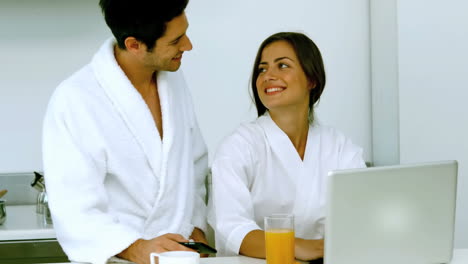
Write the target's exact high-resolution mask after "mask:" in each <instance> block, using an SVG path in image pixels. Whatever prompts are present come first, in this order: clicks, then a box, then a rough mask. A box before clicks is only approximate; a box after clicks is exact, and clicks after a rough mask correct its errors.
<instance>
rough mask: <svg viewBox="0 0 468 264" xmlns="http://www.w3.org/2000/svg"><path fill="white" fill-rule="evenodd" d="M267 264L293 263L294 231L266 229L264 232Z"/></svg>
mask: <svg viewBox="0 0 468 264" xmlns="http://www.w3.org/2000/svg"><path fill="white" fill-rule="evenodd" d="M265 247H266V248H265V250H266V262H267V264H293V263H294V259H295V257H294V231H293V230H291V229H280V228H278V229H268V230H267V231H266V232H265Z"/></svg>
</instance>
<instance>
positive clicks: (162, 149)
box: [43, 39, 208, 263]
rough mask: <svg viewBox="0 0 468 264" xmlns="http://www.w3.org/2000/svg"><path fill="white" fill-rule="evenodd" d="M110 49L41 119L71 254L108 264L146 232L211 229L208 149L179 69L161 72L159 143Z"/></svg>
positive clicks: (49, 175)
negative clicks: (207, 200)
mask: <svg viewBox="0 0 468 264" xmlns="http://www.w3.org/2000/svg"><path fill="white" fill-rule="evenodd" d="M113 46H114V40H112V39H110V40H108V41H106V42H105V43H104V45H103V46H102V47H101V48H100V50H99V51H98V52H97V53H96V54H95V56H94V57H93V59H92V61H91V63H90V64H88V65H86V66H85V67H84V68H82V69H81V70H79V71H78V72H77V73H75V74H74V75H72V76H71V77H70V78H68V79H67V80H65V81H64V82H63V83H61V84H60V85H59V87H58V88H57V89H56V91H55V92H54V94H53V96H52V98H51V100H50V103H49V106H48V109H47V114H46V117H45V120H44V127H43V159H44V170H45V179H46V188H47V192H48V196H49V205H50V208H51V211H52V218H53V222H54V228H55V231H56V234H57V238H58V241H59V242H60V244H61V246H62V248H63V249H64V251H65V253H66V254H67V255H68V257H69V258H70V259H71V260H73V261H79V262H92V263H105V262H106V261H107V260H108V259H109V258H110V257H112V256H114V255H116V254H118V253H120V252H121V251H122V250H124V249H125V248H127V247H128V246H129V245H130V244H132V243H133V242H134V241H136V240H137V239H139V238H143V239H152V238H155V237H157V236H160V235H163V234H166V233H178V234H181V235H183V236H184V237H186V238H187V237H189V236H190V235H191V233H192V231H193V228H194V226H195V227H199V228H201V229H202V230H205V228H206V219H205V216H206V205H205V203H204V199H205V198H204V197H205V193H206V190H205V186H204V180H205V176H206V174H207V170H208V169H207V152H206V146H205V143H204V141H203V138H202V136H201V134H200V131H199V128H198V125H197V121H196V119H195V116H194V111H193V106H192V102H191V97H190V94H189V90H188V89H187V87H186V84H185V81H184V78H183V76H182V73H181V72H180V71H178V72H174V73H170V72H160V73H159V74H158V76H157V82H158V92H159V96H160V101H161V110H162V120H163V135H164V137H163V139H162V140H161V137H160V136H159V132H158V130H157V128H156V126H155V123H154V121H153V117H152V115H151V112H150V110H149V108H148V107H147V105H146V103H145V101H144V100H143V98H142V97H141V95H140V94H139V93H138V91H137V90H136V89H135V88H134V87H133V86H132V84H131V83H130V81H129V80H128V78H127V77H126V75H125V74H124V72H123V71H122V69H121V68H120V67H119V66H118V64H117V62H116V60H115V57H114V51H113ZM148 257H149V256H148Z"/></svg>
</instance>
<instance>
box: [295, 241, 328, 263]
mask: <svg viewBox="0 0 468 264" xmlns="http://www.w3.org/2000/svg"><path fill="white" fill-rule="evenodd" d="M323 248H324V240H323V239H319V240H307V239H302V238H296V239H295V251H296V259H299V260H305V261H307V260H313V259H318V258H323V254H324V252H323Z"/></svg>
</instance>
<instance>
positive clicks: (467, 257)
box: [49, 249, 468, 264]
mask: <svg viewBox="0 0 468 264" xmlns="http://www.w3.org/2000/svg"><path fill="white" fill-rule="evenodd" d="M70 263H74V264H79V263H76V262H70ZM111 263H112V264H114V263H115V264H117V263H120V264H124V263H132V262H127V261H122V262H108V264H111ZM265 263H266V261H265V260H264V259H256V258H248V257H243V256H238V257H216V258H202V259H200V264H265ZM466 263H468V249H455V250H454V252H453V258H452V261H451V262H450V263H449V264H466ZM49 264H58V263H49Z"/></svg>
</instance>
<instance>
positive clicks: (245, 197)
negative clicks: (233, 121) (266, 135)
mask: <svg viewBox="0 0 468 264" xmlns="http://www.w3.org/2000/svg"><path fill="white" fill-rule="evenodd" d="M248 141H249V140H246V138H245V137H243V136H241V135H240V134H234V135H232V136H231V137H229V138H227V139H226V140H225V141H224V142H223V143H222V144H221V146H220V148H219V149H218V152H217V153H216V157H215V159H214V161H213V165H212V173H213V178H212V184H213V186H212V194H213V195H212V197H210V202H209V204H210V211H209V214H208V221H209V223H210V225H211V226H212V227H213V229H214V230H215V234H216V243H217V244H216V245H217V247H218V248H219V249H220V250H221V252H220V253H221V254H222V255H237V254H239V250H240V246H241V244H242V241H243V240H244V237H245V236H246V235H247V234H248V233H249V232H251V231H253V230H261V228H260V227H259V226H258V225H257V224H256V222H255V215H254V213H255V212H254V205H253V202H252V199H251V194H250V190H249V186H250V185H251V175H252V171H253V164H255V158H254V157H255V154H254V153H253V149H252V148H251V147H252V145H251V144H249V143H248Z"/></svg>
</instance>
